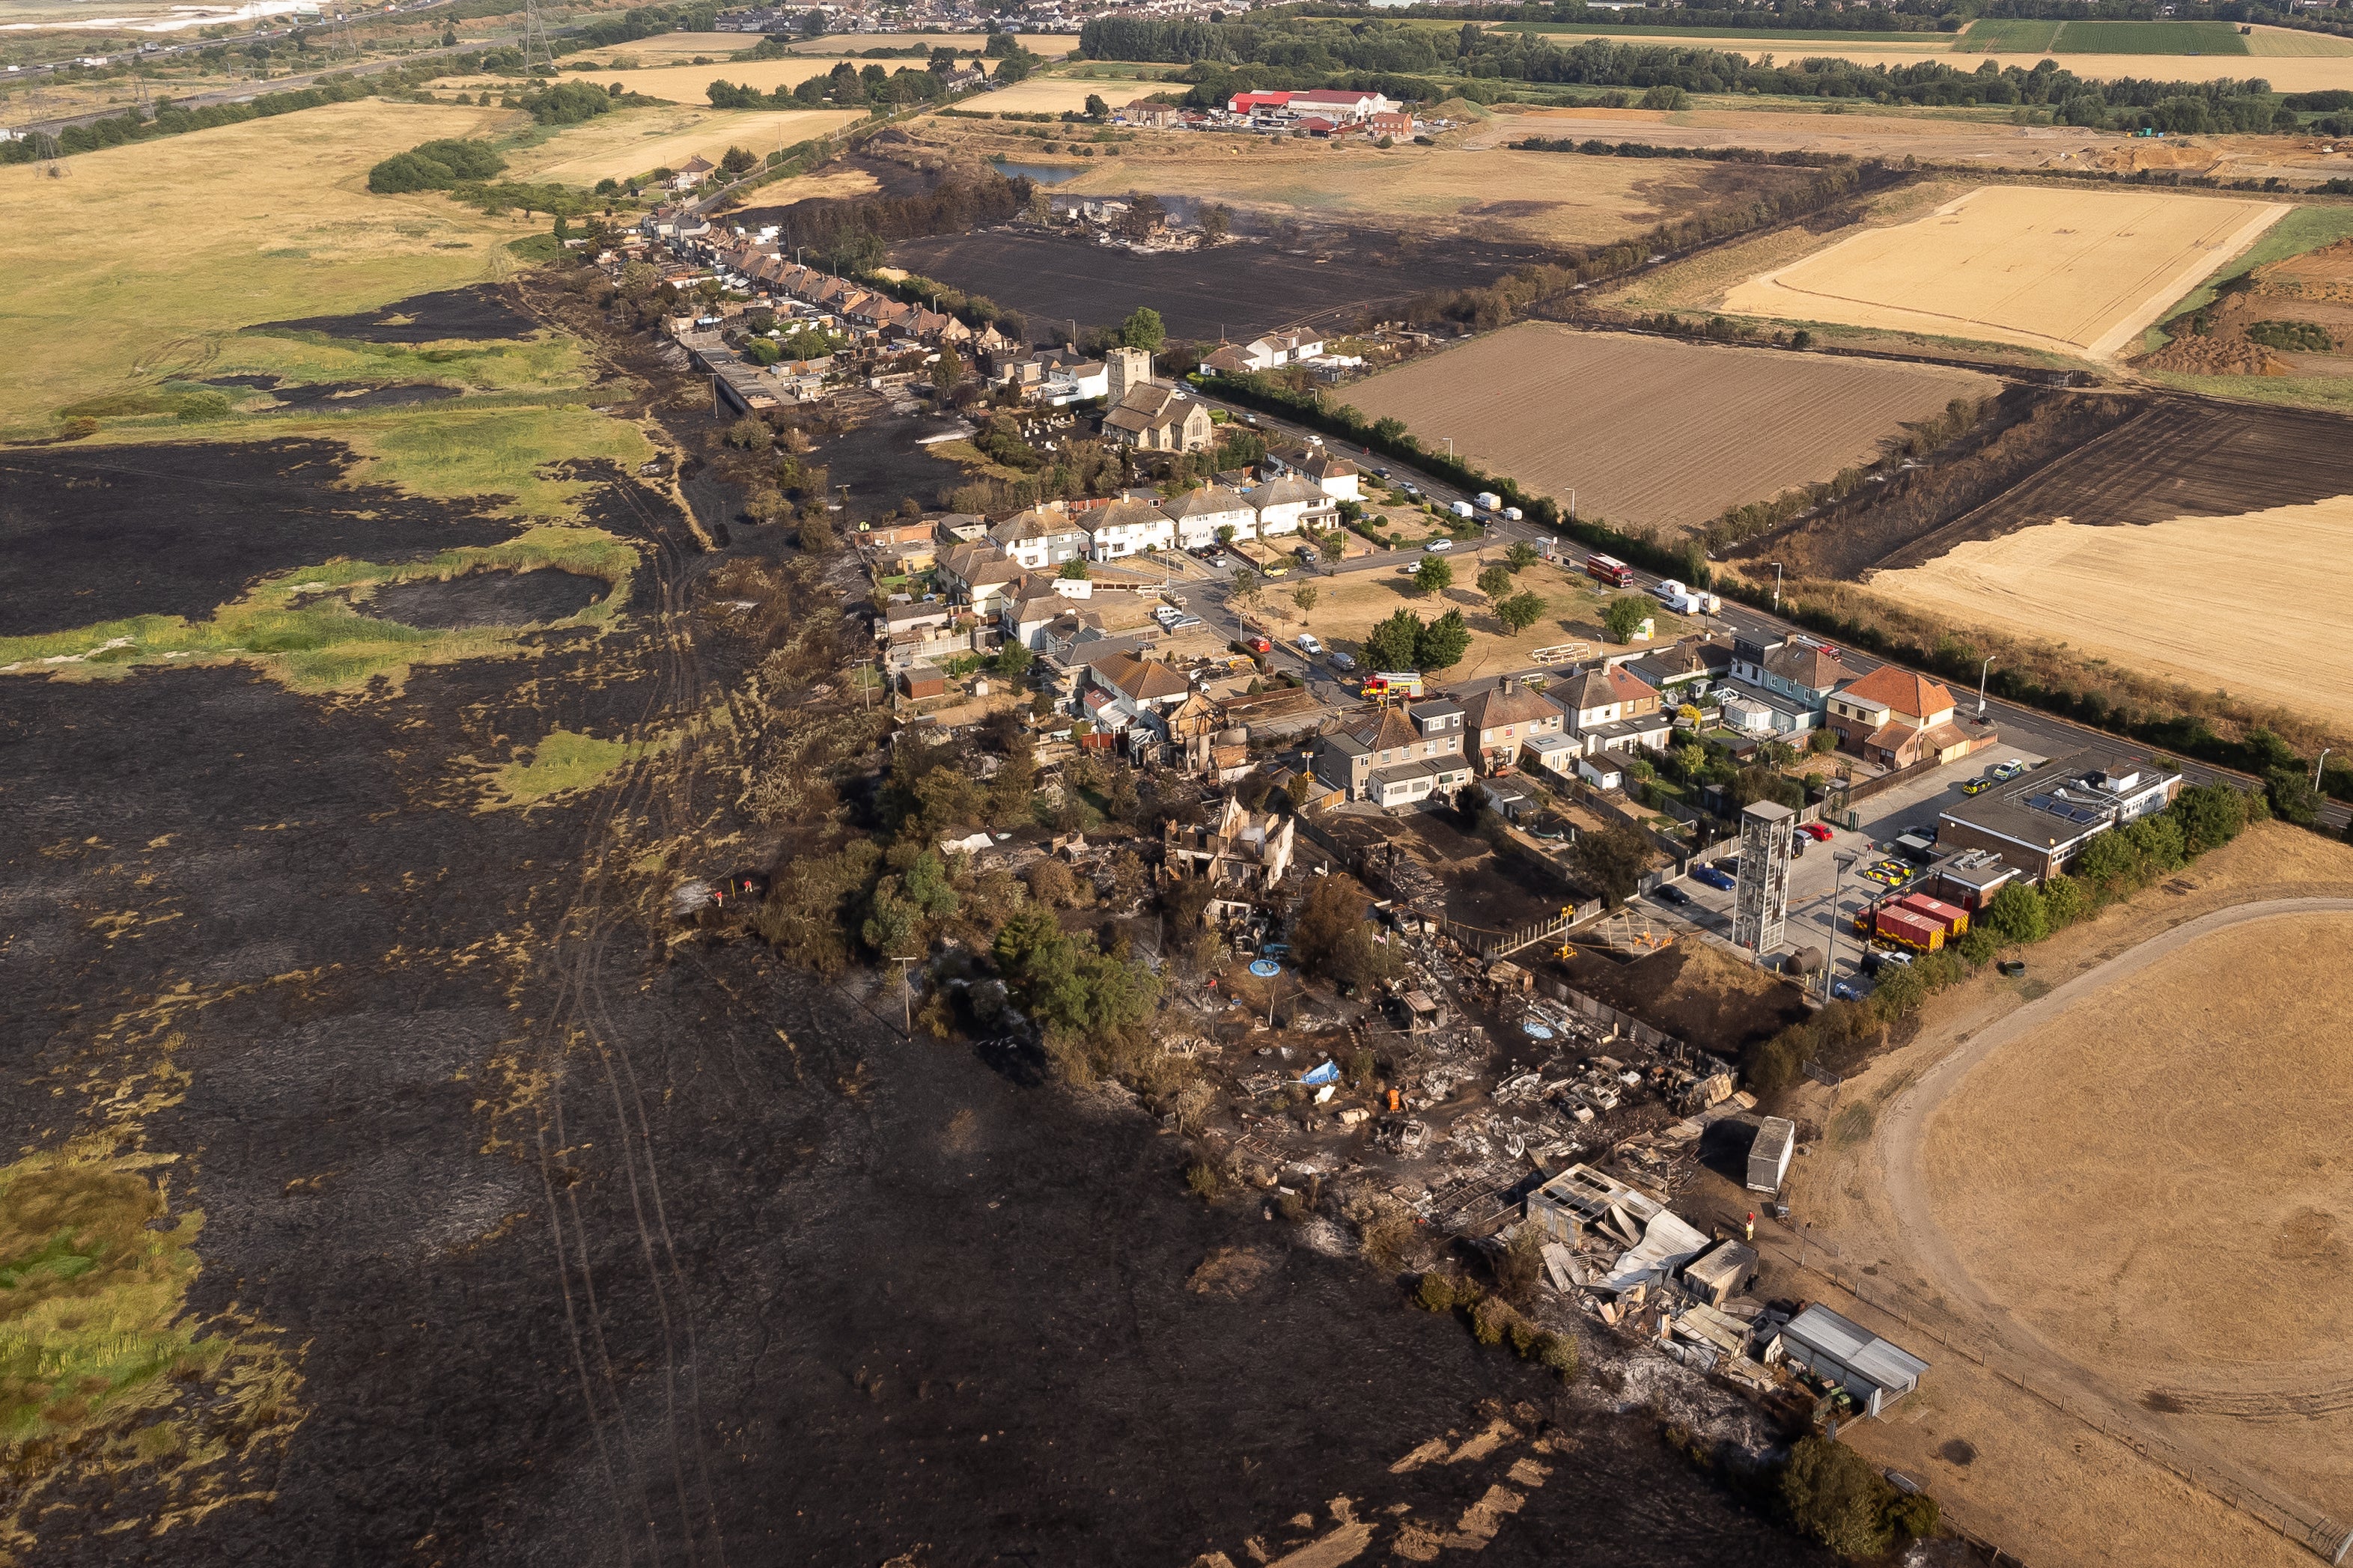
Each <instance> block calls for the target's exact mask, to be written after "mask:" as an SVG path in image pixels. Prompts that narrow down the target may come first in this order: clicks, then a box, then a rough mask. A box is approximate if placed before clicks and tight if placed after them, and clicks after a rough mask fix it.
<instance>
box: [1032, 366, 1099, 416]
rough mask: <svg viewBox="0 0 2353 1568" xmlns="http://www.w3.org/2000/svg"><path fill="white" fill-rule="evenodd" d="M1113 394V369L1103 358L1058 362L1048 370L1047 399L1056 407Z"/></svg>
mask: <svg viewBox="0 0 2353 1568" xmlns="http://www.w3.org/2000/svg"><path fill="white" fill-rule="evenodd" d="M1110 394H1111V370H1110V367H1109V366H1107V365H1105V364H1104V363H1103V361H1101V360H1089V361H1087V362H1086V363H1082V364H1058V365H1055V366H1053V367H1052V368H1051V369H1050V370H1048V371H1047V372H1046V401H1047V402H1048V403H1050V404H1052V405H1055V406H1056V407H1060V406H1061V405H1063V404H1065V403H1084V402H1085V401H1087V399H1089V398H1091V397H1106V396H1109V395H1110Z"/></svg>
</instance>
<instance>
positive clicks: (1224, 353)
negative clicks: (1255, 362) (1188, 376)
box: [1201, 343, 1250, 374]
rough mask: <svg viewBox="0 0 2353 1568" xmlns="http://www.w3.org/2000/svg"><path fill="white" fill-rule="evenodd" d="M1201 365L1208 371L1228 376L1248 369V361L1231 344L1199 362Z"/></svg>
mask: <svg viewBox="0 0 2353 1568" xmlns="http://www.w3.org/2000/svg"><path fill="white" fill-rule="evenodd" d="M1201 363H1202V364H1203V365H1204V366H1206V367H1207V368H1208V369H1210V370H1215V371H1224V372H1227V373H1228V374H1231V373H1234V372H1238V371H1246V370H1248V369H1250V361H1249V360H1248V359H1246V358H1244V357H1243V355H1242V352H1241V351H1240V349H1238V348H1236V347H1234V346H1233V345H1232V344H1231V343H1228V344H1226V345H1225V346H1224V347H1223V348H1221V349H1219V350H1218V352H1217V353H1213V354H1210V355H1208V357H1206V358H1205V359H1203V360H1202V361H1201Z"/></svg>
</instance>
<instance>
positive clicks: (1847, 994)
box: [1831, 980, 1862, 1002]
mask: <svg viewBox="0 0 2353 1568" xmlns="http://www.w3.org/2000/svg"><path fill="white" fill-rule="evenodd" d="M1831 998H1832V999H1833V1000H1835V1001H1840V1002H1860V1001H1862V988H1861V987H1859V986H1857V985H1854V984H1852V983H1851V982H1848V981H1844V980H1833V981H1831Z"/></svg>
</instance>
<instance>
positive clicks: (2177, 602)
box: [1871, 496, 2353, 707]
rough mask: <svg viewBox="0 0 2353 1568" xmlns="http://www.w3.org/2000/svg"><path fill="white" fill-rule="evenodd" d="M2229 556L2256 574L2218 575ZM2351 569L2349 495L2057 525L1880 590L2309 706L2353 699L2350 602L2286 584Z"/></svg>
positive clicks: (1906, 573)
mask: <svg viewBox="0 0 2353 1568" xmlns="http://www.w3.org/2000/svg"><path fill="white" fill-rule="evenodd" d="M2221 561H2231V562H2234V563H2243V569H2239V570H2232V571H2217V570H2216V569H2215V563H2217V562H2221ZM2265 562H2271V563H2275V564H2274V569H2273V570H2269V571H2266V570H2264V569H2263V564H2262V563H2265ZM2348 573H2353V496H2337V497H2334V498H2332V499H2330V500H2325V501H2319V502H2316V503H2315V504H2313V505H2310V506H2284V507H2275V508H2273V509H2272V510H2268V511H2259V512H2253V513H2250V514H2248V515H2247V516H2244V517H2197V518H2177V519H2175V520H2174V521H2170V522H2160V523H2154V524H2151V525H2149V526H2147V527H2121V528H2119V527H2098V526H2094V525H2092V524H2088V523H2073V522H2068V521H2057V522H2050V523H2045V524H2043V525H2042V526H2041V527H2038V528H2029V529H2024V530H2021V531H2019V532H2017V533H2012V534H2010V535H2007V536H2006V537H2004V538H2001V539H1989V540H1977V541H1971V542H1968V543H1964V544H1961V545H1958V546H1956V547H1955V548H1954V549H1953V550H1952V551H1951V552H1949V553H1947V554H1945V555H1943V556H1940V557H1938V558H1937V559H1936V560H1935V561H1932V562H1930V563H1928V564H1926V565H1925V566H1915V567H1909V568H1906V569H1905V570H1903V571H1897V572H1883V573H1880V574H1877V575H1875V576H1873V578H1872V580H1871V586H1872V590H1873V592H1874V593H1879V594H1885V595H1890V596H1892V597H1894V598H1895V599H1897V600H1900V601H1902V602H1903V603H1905V604H1907V605H1915V606H1917V607H1918V608H1920V609H1923V610H1926V611H1927V612H1928V613H1930V614H1932V615H1946V616H1952V617H1953V618H1954V619H1956V620H1958V621H1962V622H1965V623H1968V624H1970V625H1975V626H1989V627H1991V628H1992V629H1994V630H1995V631H1998V632H2002V633H2005V634H2007V635H2009V636H2011V637H2049V636H2050V634H2052V632H2057V631H2063V632H2064V633H2065V634H2066V643H2065V646H2066V647H2068V648H2069V649H2072V650H2074V652H2075V653H2076V654H2077V656H2078V657H2079V658H2080V657H2084V656H2090V657H2092V658H2099V659H2114V660H2116V661H2117V662H2119V663H2122V664H2126V665H2128V666H2130V667H2131V668H2134V669H2137V670H2145V671H2147V672H2149V673H2151V674H2154V675H2158V676H2162V677H2165V678H2167V679H2173V680H2179V681H2181V682H2183V683H2184V684H2187V685H2190V686H2193V687H2196V688H2199V689H2204V690H2208V691H2211V690H2213V689H2216V688H2218V687H2219V688H2221V689H2225V690H2228V691H2230V692H2232V693H2234V694H2236V695H2238V696H2240V697H2242V698H2245V699H2249V700H2253V701H2255V702H2258V703H2263V704H2272V703H2277V704H2279V705H2280V706H2282V707H2295V706H2298V705H2301V704H2303V703H2305V702H2306V701H2308V700H2309V699H2310V697H2311V695H2312V693H2313V692H2314V691H2315V690H2329V691H2353V646H2348V641H2347V639H2346V637H2345V635H2344V632H2345V612H2344V606H2343V605H2342V603H2341V602H2340V600H2339V599H2338V597H2337V595H2335V594H2334V593H2330V592H2326V591H2316V592H2282V591H2281V584H2283V583H2284V582H2288V581H2293V580H2302V581H2306V582H2309V583H2312V584H2322V583H2330V582H2337V581H2340V580H2342V579H2343V578H2344V577H2345V576H2346V575H2347V574H2348Z"/></svg>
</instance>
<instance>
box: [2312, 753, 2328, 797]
mask: <svg viewBox="0 0 2353 1568" xmlns="http://www.w3.org/2000/svg"><path fill="white" fill-rule="evenodd" d="M2328 751H2329V749H2328V748H2327V746H2323V747H2321V748H2320V756H2319V759H2318V760H2317V761H2316V762H2315V763H2313V764H2312V787H2313V788H2315V789H2318V788H2319V787H2320V769H2321V765H2322V763H2327V761H2328Z"/></svg>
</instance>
